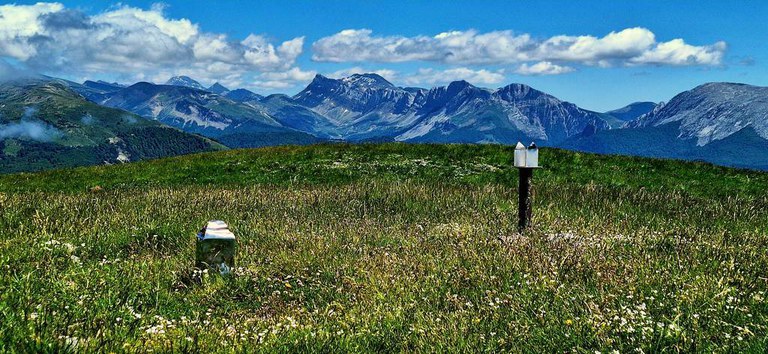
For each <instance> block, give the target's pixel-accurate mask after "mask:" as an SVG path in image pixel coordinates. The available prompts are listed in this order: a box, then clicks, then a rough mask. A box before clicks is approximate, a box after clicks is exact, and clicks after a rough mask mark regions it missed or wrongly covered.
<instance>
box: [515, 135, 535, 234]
mask: <svg viewBox="0 0 768 354" xmlns="http://www.w3.org/2000/svg"><path fill="white" fill-rule="evenodd" d="M515 167H517V169H518V170H519V171H520V179H519V182H518V190H517V193H518V197H517V207H518V212H517V216H518V221H517V231H518V232H520V233H522V232H523V231H525V229H527V228H528V225H529V223H530V222H531V216H532V215H533V201H532V196H533V189H532V183H531V182H532V180H533V170H534V169H537V168H539V149H538V148H537V147H536V143H531V145H530V146H529V147H528V148H527V149H526V147H525V146H523V144H522V143H520V142H518V143H517V146H515Z"/></svg>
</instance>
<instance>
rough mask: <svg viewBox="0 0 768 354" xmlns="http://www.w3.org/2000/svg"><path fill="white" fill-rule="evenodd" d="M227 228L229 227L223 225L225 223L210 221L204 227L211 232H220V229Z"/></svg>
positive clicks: (225, 224)
mask: <svg viewBox="0 0 768 354" xmlns="http://www.w3.org/2000/svg"><path fill="white" fill-rule="evenodd" d="M227 227H229V226H227V223H225V222H223V221H221V220H211V221H209V222H208V224H207V225H206V226H205V228H206V229H208V230H211V229H213V230H220V229H226V228H227Z"/></svg>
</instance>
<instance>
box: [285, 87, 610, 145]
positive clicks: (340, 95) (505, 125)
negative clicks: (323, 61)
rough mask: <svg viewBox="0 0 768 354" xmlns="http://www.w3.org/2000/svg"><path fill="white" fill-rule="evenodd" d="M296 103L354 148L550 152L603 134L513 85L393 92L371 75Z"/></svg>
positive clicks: (586, 117) (596, 120) (581, 117)
mask: <svg viewBox="0 0 768 354" xmlns="http://www.w3.org/2000/svg"><path fill="white" fill-rule="evenodd" d="M294 100H295V101H296V102H297V103H298V104H300V105H303V106H305V107H308V108H310V109H312V110H313V111H315V112H316V113H318V114H320V115H322V116H325V117H327V118H328V119H329V120H330V121H331V123H332V124H334V125H335V126H336V127H335V129H336V131H339V132H340V133H341V135H342V136H344V137H345V138H346V139H348V140H353V141H357V140H371V139H376V140H386V139H390V140H400V141H414V142H471V143H485V142H496V143H512V142H516V141H518V140H529V139H535V140H538V141H540V142H541V143H543V144H545V145H546V144H549V145H554V144H556V143H558V142H560V141H562V140H563V139H565V138H567V137H570V136H573V135H575V134H578V133H580V132H582V131H583V130H584V129H585V128H587V127H594V129H597V130H603V129H608V124H607V123H606V121H605V120H604V118H603V115H602V114H599V113H595V112H591V111H587V110H583V109H581V108H579V107H577V106H576V105H573V104H571V103H567V102H562V101H560V100H558V99H556V98H555V97H553V96H550V95H547V94H544V93H542V92H540V91H537V90H534V89H531V88H530V87H528V86H525V85H518V84H514V85H509V86H506V87H503V88H501V89H498V90H488V89H483V88H478V87H475V86H473V85H471V84H469V83H468V82H466V81H457V82H453V83H451V84H450V85H448V86H443V87H436V88H433V89H431V90H425V89H420V88H407V89H405V88H400V87H396V86H394V85H392V84H391V83H389V82H388V81H387V80H385V79H384V78H382V77H381V76H379V75H376V74H355V75H352V76H350V77H346V78H342V79H330V78H327V77H324V76H321V75H318V76H317V77H315V79H314V80H313V81H312V83H310V84H309V86H307V88H305V89H304V90H303V91H301V92H300V93H299V94H297V95H296V96H294Z"/></svg>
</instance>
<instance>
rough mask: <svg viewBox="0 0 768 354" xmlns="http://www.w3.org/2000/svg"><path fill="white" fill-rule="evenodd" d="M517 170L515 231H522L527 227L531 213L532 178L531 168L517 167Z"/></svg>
mask: <svg viewBox="0 0 768 354" xmlns="http://www.w3.org/2000/svg"><path fill="white" fill-rule="evenodd" d="M518 170H520V182H519V183H518V187H517V192H518V197H517V207H518V212H517V216H518V221H517V231H518V232H523V230H525V229H527V228H528V222H529V220H531V215H532V214H533V203H531V179H532V178H533V168H530V167H518Z"/></svg>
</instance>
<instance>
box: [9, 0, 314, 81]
mask: <svg viewBox="0 0 768 354" xmlns="http://www.w3.org/2000/svg"><path fill="white" fill-rule="evenodd" d="M303 45H304V37H298V38H294V39H291V40H288V41H285V42H282V43H273V42H272V41H270V40H269V39H268V38H266V37H264V36H260V35H255V34H251V35H249V36H248V37H247V38H245V39H243V40H233V39H231V38H229V37H228V36H226V35H224V34H219V33H210V32H205V31H203V30H202V29H201V28H200V26H198V25H197V24H195V23H193V22H191V21H190V20H188V19H183V18H182V19H171V18H167V17H166V15H165V13H164V9H163V6H159V5H155V6H152V7H151V8H150V9H146V10H145V9H140V8H135V7H130V6H125V5H119V6H117V7H113V8H111V9H109V10H107V11H105V12H102V13H99V14H96V15H87V14H85V13H83V12H81V11H79V10H74V9H68V8H66V7H65V6H64V5H62V4H60V3H37V4H34V5H2V6H0V57H6V58H12V59H14V60H15V61H18V62H21V63H24V64H25V65H26V66H28V67H30V68H32V69H35V70H41V71H46V72H49V73H68V74H72V75H87V74H89V73H104V72H107V73H112V74H120V73H123V74H125V75H128V76H129V77H132V78H136V79H142V78H143V77H156V76H159V75H160V74H170V73H173V74H181V71H187V72H192V73H196V74H201V75H199V76H197V78H201V79H203V80H206V79H210V81H215V80H217V79H218V78H219V77H220V76H224V75H234V76H231V77H230V78H229V81H230V82H234V81H236V77H238V76H241V75H243V74H246V73H253V72H258V73H261V72H277V71H285V70H290V69H291V68H292V67H293V66H294V64H295V61H296V58H297V57H298V56H299V55H301V53H302V50H303ZM168 76H171V75H168ZM166 78H167V77H166Z"/></svg>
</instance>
